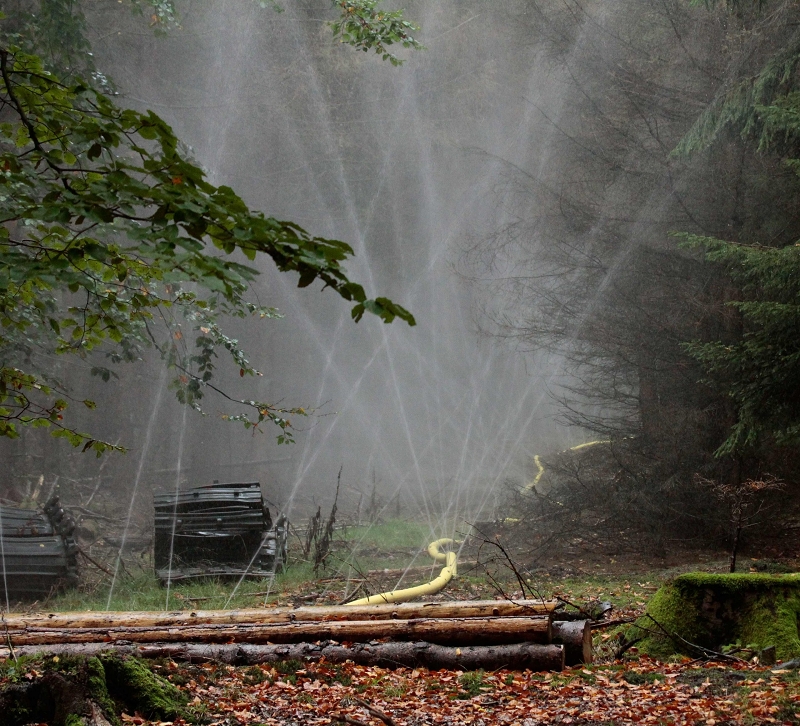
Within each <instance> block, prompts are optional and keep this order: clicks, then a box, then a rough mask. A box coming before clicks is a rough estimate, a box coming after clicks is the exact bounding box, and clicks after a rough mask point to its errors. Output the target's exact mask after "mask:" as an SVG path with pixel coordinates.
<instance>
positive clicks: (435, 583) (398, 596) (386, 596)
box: [348, 538, 458, 605]
mask: <svg viewBox="0 0 800 726" xmlns="http://www.w3.org/2000/svg"><path fill="white" fill-rule="evenodd" d="M452 543H453V540H452V539H448V538H444V539H437V540H436V541H435V542H431V543H430V544H429V545H428V554H429V555H430V556H431V557H433V559H434V560H435V561H436V562H444V563H445V566H444V567H443V568H442V571H441V573H440V574H439V577H437V578H435V579H433V580H431V581H430V582H427V583H425V584H424V585H417V586H416V587H407V588H405V589H403V590H392V591H391V592H382V593H380V594H378V595H370V596H369V597H362V598H361V599H360V600H354V601H353V602H351V603H348V604H349V605H377V604H380V603H387V602H408V601H409V600H413V599H414V598H417V597H422V596H423V595H433V594H435V593H437V592H439V590H441V589H442V588H443V587H444V586H445V585H446V584H447V583H448V582H450V580H452V579H453V578H454V577H455V576H456V575H457V574H458V572H457V570H458V558H457V556H456V553H455V552H442V551H441V549H440V548H441V547H443V546H444V545H448V544H452Z"/></svg>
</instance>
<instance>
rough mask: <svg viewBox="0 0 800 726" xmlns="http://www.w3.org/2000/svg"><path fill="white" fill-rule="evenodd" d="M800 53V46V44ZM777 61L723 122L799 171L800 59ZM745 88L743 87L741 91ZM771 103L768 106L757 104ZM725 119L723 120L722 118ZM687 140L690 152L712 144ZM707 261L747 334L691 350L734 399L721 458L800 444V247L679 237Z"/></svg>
mask: <svg viewBox="0 0 800 726" xmlns="http://www.w3.org/2000/svg"><path fill="white" fill-rule="evenodd" d="M798 49H800V46H799V47H798ZM784 58H786V59H787V60H784V61H781V62H777V61H776V59H774V58H773V59H771V60H770V62H769V63H768V64H767V67H766V68H765V69H764V70H763V71H762V72H761V73H760V74H759V76H758V79H757V81H756V82H755V83H753V84H752V86H751V90H750V91H749V92H746V93H743V94H742V95H741V96H739V97H737V98H736V100H735V102H734V99H732V98H731V99H729V100H728V106H727V108H728V109H729V110H728V116H727V121H726V122H725V123H727V124H730V125H731V127H732V129H733V130H735V131H738V132H739V133H741V134H742V135H743V136H744V137H745V138H747V139H748V140H750V142H751V143H754V144H756V145H757V147H758V149H759V151H761V152H762V153H772V152H776V153H780V154H781V155H782V156H783V157H784V164H785V165H786V166H787V167H789V168H790V169H791V170H792V171H793V172H795V173H796V174H797V173H800V158H798V156H799V155H800V154H798V151H800V146H798V142H799V141H800V93H798V92H795V91H790V92H785V93H783V94H781V95H778V96H776V95H775V93H776V91H777V89H779V88H787V87H790V86H791V83H792V81H793V78H794V74H795V69H796V66H797V62H798V58H800V56H798V55H797V54H796V53H792V54H791V55H790V56H789V55H785V54H784ZM742 87H743V86H740V88H742ZM760 99H769V101H770V103H769V104H768V105H764V104H762V103H759V102H758V101H759V100H760ZM720 118H721V117H720ZM693 133H694V130H693V132H690V135H689V136H687V137H686V138H684V140H683V142H682V144H683V147H684V148H686V149H695V148H699V147H698V145H700V147H701V146H702V145H707V144H710V143H711V142H712V141H713V136H714V135H713V134H712V135H710V136H704V135H703V134H701V135H700V137H698V138H691V139H690V137H692V134H693ZM681 237H682V239H683V243H684V244H685V245H686V246H687V247H690V248H694V249H699V250H701V251H702V254H703V256H704V258H705V260H706V261H708V262H710V263H712V264H716V265H719V266H721V267H722V268H723V269H724V271H725V272H726V273H727V274H728V275H729V276H730V279H731V280H732V282H733V283H734V285H735V286H736V288H737V290H738V299H734V300H731V301H729V302H728V305H729V306H730V307H732V308H734V309H735V310H736V311H737V312H738V314H739V315H740V316H741V333H740V334H739V335H736V336H733V337H732V339H730V340H712V341H694V342H691V343H688V344H687V345H686V346H685V348H686V350H687V351H688V352H689V354H690V355H692V356H693V357H694V358H695V359H696V360H698V361H699V362H700V363H701V364H702V366H703V368H704V369H705V372H706V378H705V382H706V384H708V385H709V386H711V387H712V388H714V389H716V390H718V391H720V392H721V393H723V394H724V395H725V396H727V397H728V398H730V399H731V400H732V402H733V405H734V407H735V411H736V421H735V423H734V424H733V427H732V429H731V431H730V434H729V435H728V437H727V438H726V439H725V440H724V441H723V442H722V444H721V445H720V447H719V448H718V449H717V451H716V454H717V456H725V455H740V454H742V453H752V452H753V451H755V450H756V449H757V448H758V447H759V446H760V445H762V444H765V443H766V444H770V443H772V444H777V445H779V446H793V445H796V444H797V443H798V442H800V277H798V269H800V242H798V243H795V244H791V245H788V246H785V247H770V246H767V245H764V244H761V243H760V241H759V240H754V241H747V242H730V241H723V240H720V239H715V238H708V237H701V236H696V235H681Z"/></svg>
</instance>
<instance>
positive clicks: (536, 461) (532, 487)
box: [522, 439, 611, 491]
mask: <svg viewBox="0 0 800 726" xmlns="http://www.w3.org/2000/svg"><path fill="white" fill-rule="evenodd" d="M610 443H611V439H603V440H602V441H587V442H586V443H585V444H578V445H577V446H571V447H570V448H569V449H565V451H580V450H581V449H588V448H589V447H590V446H597V445H598V444H610ZM533 463H534V464H536V466H537V467H538V468H539V471H538V472H536V476H535V477H534V478H533V481H530V482H528V483H527V484H526V485H525V486H524V487H523V488H522V490H523V491H531V490H535V489H536V485H537V484H538V483H539V479H541V478H542V474H544V467H543V466H542V461H541V459H540V458H539V454H536V455H535V456H534V457H533Z"/></svg>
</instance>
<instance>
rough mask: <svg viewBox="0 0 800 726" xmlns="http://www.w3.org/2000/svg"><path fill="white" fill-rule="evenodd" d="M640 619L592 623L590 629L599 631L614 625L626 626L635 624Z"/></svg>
mask: <svg viewBox="0 0 800 726" xmlns="http://www.w3.org/2000/svg"><path fill="white" fill-rule="evenodd" d="M637 619H638V618H620V619H619V620H603V621H598V622H592V623H590V625H589V627H590V628H591V629H592V630H599V629H600V628H610V627H612V626H614V625H624V624H625V623H634V622H636V620H637Z"/></svg>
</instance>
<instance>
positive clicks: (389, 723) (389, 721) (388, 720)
mask: <svg viewBox="0 0 800 726" xmlns="http://www.w3.org/2000/svg"><path fill="white" fill-rule="evenodd" d="M356 703H357V704H358V705H359V706H363V707H364V708H366V709H367V711H369V712H370V714H372V715H373V716H374V717H375V718H377V719H380V720H381V721H383V722H384V723H385V724H386V726H397V724H396V723H395V721H394V719H393V718H392V717H391V716H388V715H387V714H385V713H384V712H383V711H381V710H380V709H379V708H375V706H372V705H370V704H369V703H367V702H366V701H362V700H361V699H360V698H357V699H356Z"/></svg>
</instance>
